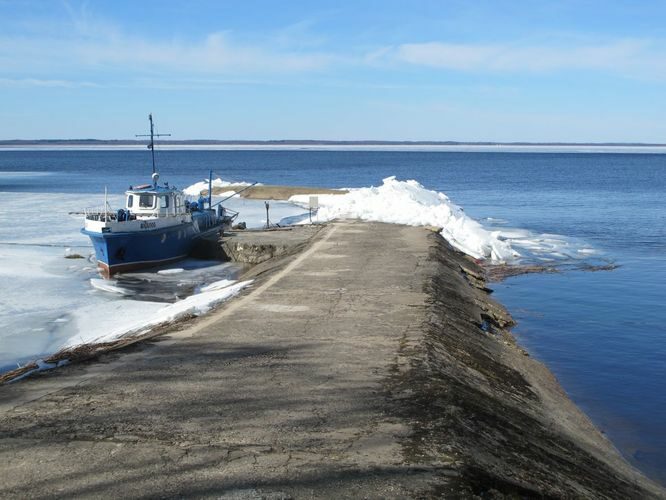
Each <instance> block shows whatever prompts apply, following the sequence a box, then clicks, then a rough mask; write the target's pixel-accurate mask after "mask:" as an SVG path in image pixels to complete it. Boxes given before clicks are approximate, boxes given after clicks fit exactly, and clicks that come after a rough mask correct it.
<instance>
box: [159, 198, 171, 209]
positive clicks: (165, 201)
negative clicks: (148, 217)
mask: <svg viewBox="0 0 666 500" xmlns="http://www.w3.org/2000/svg"><path fill="white" fill-rule="evenodd" d="M160 207H162V208H169V197H168V196H160Z"/></svg>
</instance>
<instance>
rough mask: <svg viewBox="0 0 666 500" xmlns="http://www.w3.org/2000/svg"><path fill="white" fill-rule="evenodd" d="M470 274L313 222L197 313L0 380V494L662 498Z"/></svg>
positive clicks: (397, 229) (458, 263) (413, 245)
mask: <svg viewBox="0 0 666 500" xmlns="http://www.w3.org/2000/svg"><path fill="white" fill-rule="evenodd" d="M283 234H285V235H286V234H288V233H286V232H285V233H283ZM482 274H483V271H482V269H481V268H480V267H479V266H478V265H477V264H476V263H474V262H473V261H472V260H471V259H469V258H467V257H465V256H463V255H461V254H460V253H458V252H455V251H454V250H452V249H451V248H450V247H449V246H448V245H447V244H446V243H445V242H444V241H443V240H442V239H441V237H439V236H438V235H437V234H435V233H433V232H431V231H427V230H425V229H423V228H414V227H403V226H395V225H386V224H379V223H354V222H340V223H335V224H330V225H327V226H326V227H324V228H323V229H321V230H320V231H313V234H312V240H311V241H310V243H309V244H308V245H307V246H305V247H304V248H302V249H301V251H300V252H298V253H296V254H294V255H291V256H289V257H285V256H282V257H281V258H279V259H271V260H267V261H264V262H262V263H260V264H258V265H256V266H254V267H253V268H251V269H250V270H249V271H248V273H247V275H246V277H252V278H254V279H255V282H254V284H253V286H252V287H251V289H250V290H248V291H247V292H246V293H244V294H243V295H241V296H240V297H237V298H236V299H234V300H232V301H230V302H229V303H227V304H225V305H224V306H222V307H221V308H220V309H219V310H218V311H216V312H215V313H213V314H212V315H210V316H208V317H204V318H200V319H198V320H196V321H194V322H193V323H192V324H189V325H186V326H184V327H182V328H181V329H180V330H178V331H172V332H170V333H167V334H165V335H163V336H160V337H157V338H154V339H152V340H151V341H148V342H144V343H140V344H135V345H134V346H132V347H130V348H128V349H127V350H126V351H123V352H115V353H108V354H105V355H102V356H101V357H100V359H98V360H97V362H95V363H92V362H89V363H81V364H75V365H72V366H69V367H66V368H63V369H59V370H56V371H54V372H52V373H44V374H41V375H39V376H35V377H32V378H29V379H27V380H24V381H22V382H20V383H16V384H10V385H5V386H2V387H0V469H1V470H2V481H0V497H2V498H26V497H30V498H40V497H51V496H60V497H100V496H106V497H117V498H128V497H180V496H185V497H214V498H248V499H249V498H269V499H278V498H311V497H329V498H340V497H347V498H405V497H431V496H450V497H474V496H477V495H478V496H484V497H492V498H502V497H504V496H511V497H513V496H545V497H586V498H639V497H642V498H645V497H648V498H650V497H655V498H657V497H660V496H662V495H663V490H661V489H660V488H659V487H657V486H656V485H654V484H653V483H651V482H649V481H647V480H646V479H645V478H644V477H642V476H641V475H640V474H639V473H638V472H637V471H635V470H634V469H632V468H631V467H629V466H628V465H627V464H626V463H625V462H624V461H623V460H622V458H621V457H620V456H619V455H618V454H617V452H616V451H615V450H614V449H613V447H612V446H611V444H610V443H609V442H608V441H607V440H606V439H605V438H604V437H603V436H601V434H600V433H599V432H598V431H597V430H596V429H595V428H594V427H593V426H592V425H591V423H590V422H589V420H588V419H587V418H586V417H585V415H583V414H582V413H581V412H580V411H578V409H577V408H576V407H575V406H574V405H573V404H572V403H571V402H570V401H569V400H568V398H567V397H566V395H565V394H564V393H563V391H562V390H561V389H560V387H559V385H558V384H557V382H556V381H555V379H554V378H553V377H552V375H551V374H550V372H548V370H547V369H545V367H543V366H542V365H541V364H539V363H537V362H535V361H533V360H532V359H531V358H529V357H527V356H526V355H525V353H524V352H523V351H522V350H521V349H520V348H519V347H518V346H516V345H515V342H514V341H513V339H512V337H511V336H510V334H509V333H508V331H507V330H506V328H507V327H509V326H510V325H511V318H510V316H509V315H508V314H507V313H506V312H505V311H504V310H503V308H502V307H501V306H500V305H499V304H497V303H495V302H493V301H492V300H490V299H489V296H488V293H487V289H485V285H484V281H483V277H482Z"/></svg>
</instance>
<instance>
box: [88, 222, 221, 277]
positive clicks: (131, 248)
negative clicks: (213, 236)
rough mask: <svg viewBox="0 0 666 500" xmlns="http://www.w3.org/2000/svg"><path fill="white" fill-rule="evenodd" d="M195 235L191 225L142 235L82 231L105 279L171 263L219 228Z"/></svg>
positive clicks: (172, 227)
mask: <svg viewBox="0 0 666 500" xmlns="http://www.w3.org/2000/svg"><path fill="white" fill-rule="evenodd" d="M218 227H219V226H217V227H212V228H208V229H207V230H206V231H205V233H202V232H197V231H195V229H194V226H193V224H191V223H187V224H179V225H176V226H170V227H167V228H163V229H155V230H151V231H141V232H122V233H97V232H91V231H86V230H85V229H82V230H81V232H82V233H83V234H85V235H87V236H89V237H90V240H91V241H92V244H93V247H94V248H95V255H96V257H97V266H98V268H99V270H100V272H101V274H102V275H103V276H104V277H107V278H108V277H110V276H112V275H114V274H116V273H121V272H128V271H133V270H136V269H142V268H146V267H153V266H158V265H162V264H167V263H169V262H174V261H176V260H179V259H183V258H185V257H187V255H188V254H189V253H190V252H191V251H192V247H193V246H194V242H195V240H196V238H198V237H200V236H202V235H203V234H206V233H210V232H211V231H214V230H216V229H217V228H218Z"/></svg>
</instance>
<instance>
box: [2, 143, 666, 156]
mask: <svg viewBox="0 0 666 500" xmlns="http://www.w3.org/2000/svg"><path fill="white" fill-rule="evenodd" d="M155 145H156V147H157V149H161V150H163V151H179V150H180V151H196V150H199V151H206V150H208V151H407V152H410V151H411V152H461V153H462V152H470V153H475V152H476V153H625V154H627V153H633V154H666V144H647V143H555V142H553V143H528V142H510V143H509V142H506V143H499V142H498V143H493V142H426V141H419V142H409V141H395V142H392V141H286V140H285V141H206V140H196V141H155ZM145 149H146V143H145V142H142V141H134V140H112V141H106V140H98V139H90V140H78V139H53V140H50V139H49V140H34V141H32V140H31V141H28V140H11V141H0V151H132V150H135V151H139V150H142V151H145Z"/></svg>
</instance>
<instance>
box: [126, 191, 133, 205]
mask: <svg viewBox="0 0 666 500" xmlns="http://www.w3.org/2000/svg"><path fill="white" fill-rule="evenodd" d="M133 202H134V196H132V195H131V194H129V195H127V208H132V203H133Z"/></svg>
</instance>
